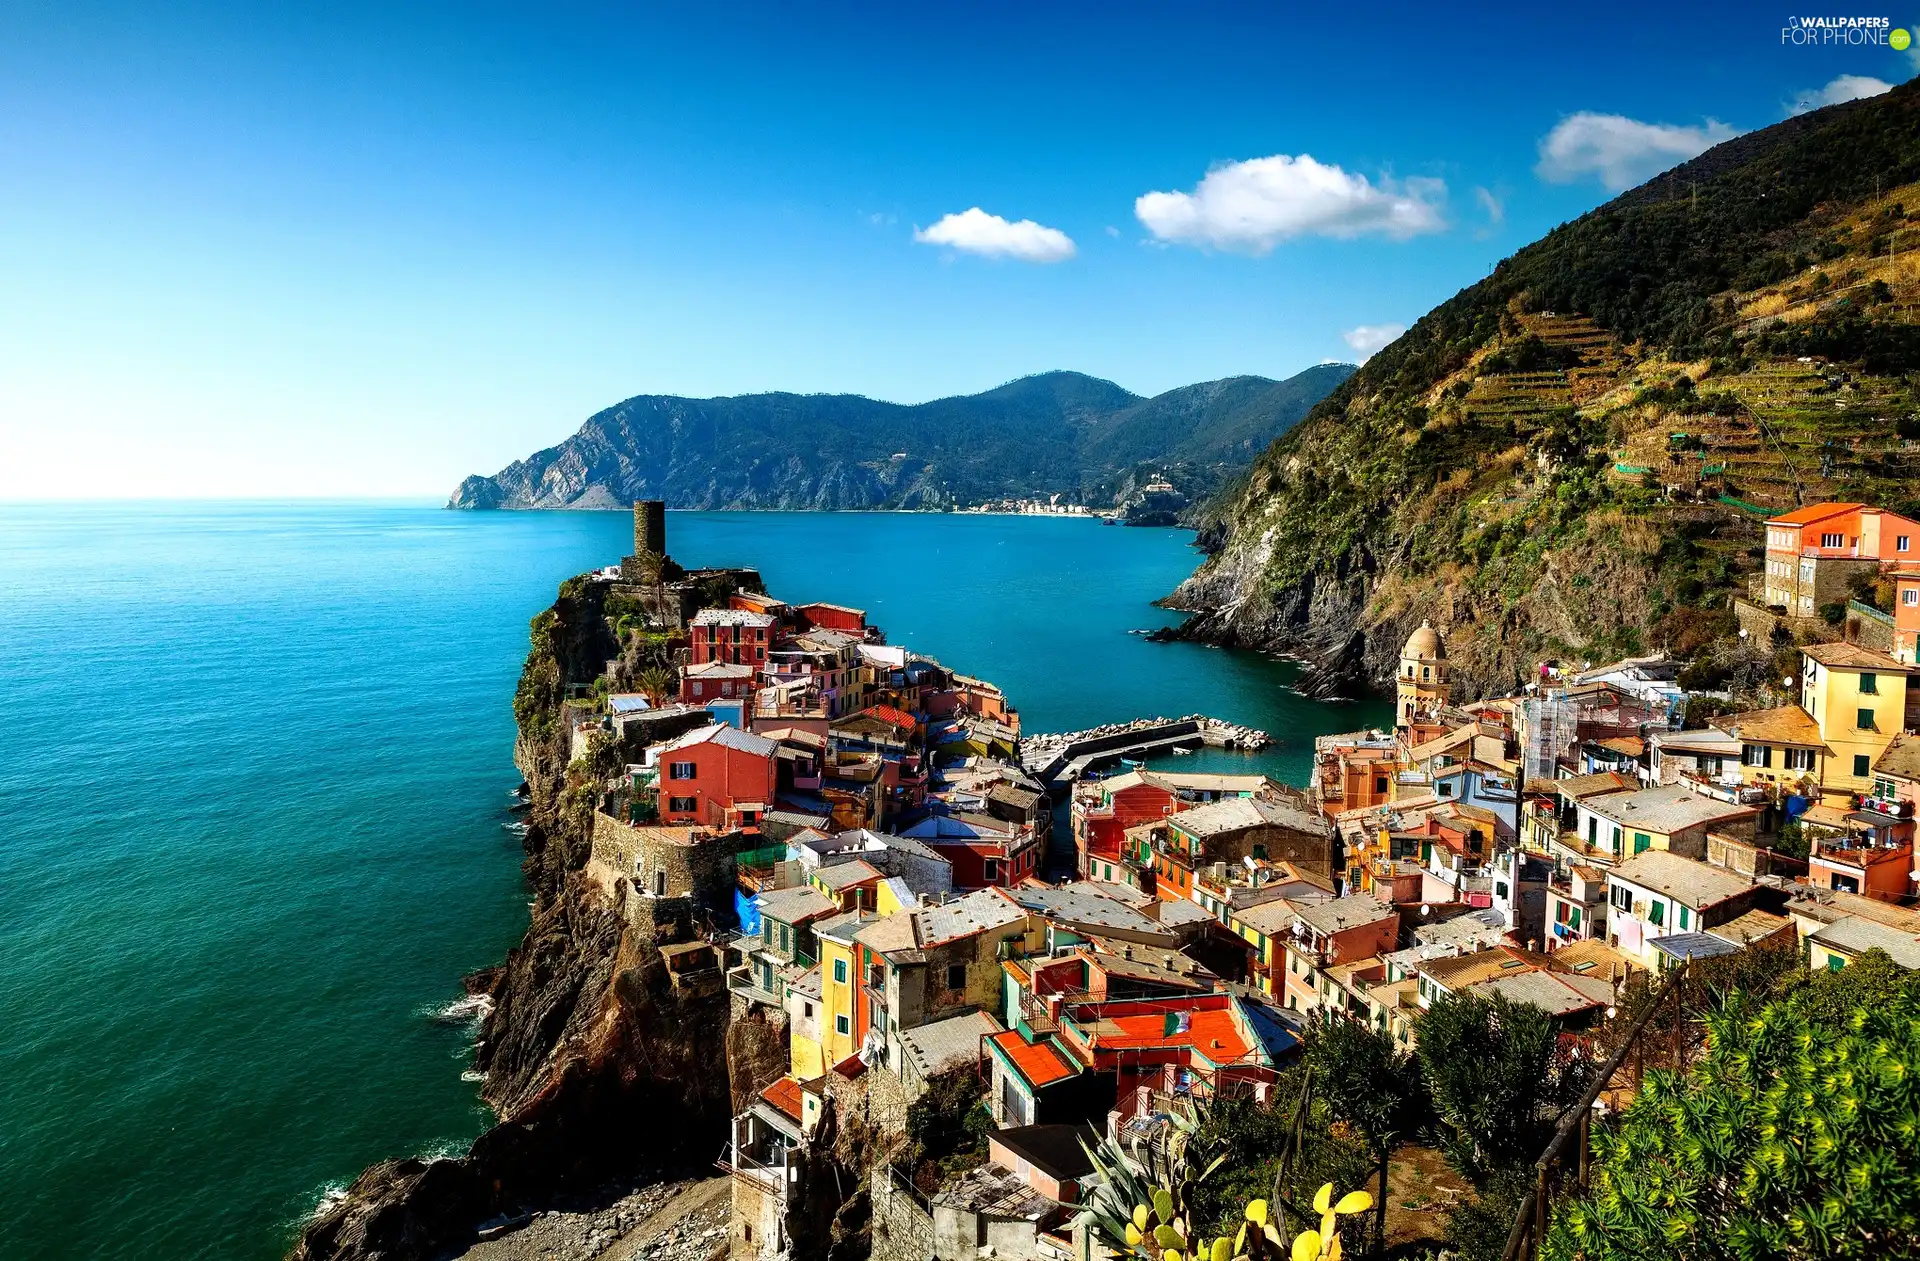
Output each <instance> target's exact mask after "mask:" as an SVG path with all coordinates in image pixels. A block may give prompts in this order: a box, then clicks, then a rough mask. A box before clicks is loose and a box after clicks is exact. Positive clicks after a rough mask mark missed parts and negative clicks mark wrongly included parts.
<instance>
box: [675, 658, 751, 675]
mask: <svg viewBox="0 0 1920 1261" xmlns="http://www.w3.org/2000/svg"><path fill="white" fill-rule="evenodd" d="M687 677H688V678H692V679H750V678H752V677H753V667H752V666H737V665H734V664H733V663H732V662H730V661H702V662H700V663H699V664H698V665H690V666H688V667H687Z"/></svg>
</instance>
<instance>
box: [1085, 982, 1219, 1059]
mask: <svg viewBox="0 0 1920 1261" xmlns="http://www.w3.org/2000/svg"><path fill="white" fill-rule="evenodd" d="M1210 998H1212V999H1213V1001H1210ZM1232 1002H1233V1000H1232V999H1227V1000H1226V1001H1225V1002H1219V1001H1218V1000H1217V996H1202V997H1200V998H1175V999H1153V1000H1149V1001H1147V1002H1145V1003H1141V1004H1139V1005H1138V1007H1137V1009H1136V1008H1135V1007H1134V1006H1133V1005H1132V1004H1129V1003H1127V1002H1126V1001H1124V1000H1122V1001H1119V1002H1111V1003H1102V1004H1097V1005H1090V1006H1083V1007H1076V1008H1073V1009H1070V1011H1069V1013H1068V1019H1071V1020H1072V1021H1073V1022H1074V1024H1075V1026H1076V1027H1077V1028H1079V1029H1080V1030H1081V1031H1082V1032H1083V1033H1085V1034H1086V1035H1088V1037H1089V1038H1090V1040H1091V1041H1092V1042H1093V1044H1094V1045H1095V1046H1097V1047H1104V1048H1107V1049H1111V1050H1122V1049H1126V1050H1134V1049H1143V1048H1146V1047H1178V1046H1184V1047H1190V1048H1192V1049H1193V1050H1195V1051H1197V1052H1199V1053H1200V1054H1201V1055H1203V1056H1205V1057H1206V1058H1207V1059H1209V1060H1212V1061H1213V1062H1214V1063H1215V1064H1224V1063H1227V1062H1230V1061H1233V1060H1238V1059H1242V1058H1244V1057H1245V1056H1246V1055H1247V1054H1248V1053H1249V1052H1251V1051H1252V1050H1253V1046H1252V1045H1251V1044H1250V1043H1249V1042H1248V1041H1247V1038H1246V1035H1245V1033H1244V1032H1242V1030H1241V1028H1240V1026H1239V1024H1238V1022H1236V1021H1235V1020H1234V1018H1233V1011H1232ZM1202 1003H1205V1004H1208V1005H1207V1006H1205V1007H1201V1006H1200V1004H1202ZM1183 1008H1184V1010H1183ZM1169 1015H1173V1016H1176V1017H1178V1016H1184V1017H1185V1024H1186V1028H1184V1029H1181V1028H1177V1027H1176V1028H1175V1029H1173V1030H1172V1031H1169V1030H1168V1028H1167V1023H1168V1016H1169ZM1087 1016H1092V1017H1093V1018H1092V1019H1091V1020H1089V1019H1086V1018H1085V1017H1087Z"/></svg>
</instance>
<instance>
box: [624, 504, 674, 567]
mask: <svg viewBox="0 0 1920 1261" xmlns="http://www.w3.org/2000/svg"><path fill="white" fill-rule="evenodd" d="M648 555H654V556H658V557H659V558H660V559H661V560H663V561H664V560H666V558H667V505H666V503H665V502H664V501H662V500H659V499H636V500H634V501H633V555H631V556H629V557H627V558H626V559H625V560H622V561H621V562H620V576H621V577H622V578H624V579H626V580H627V581H628V582H649V581H652V578H650V577H649V569H648V566H647V564H646V563H645V560H644V558H645V557H647V556H648Z"/></svg>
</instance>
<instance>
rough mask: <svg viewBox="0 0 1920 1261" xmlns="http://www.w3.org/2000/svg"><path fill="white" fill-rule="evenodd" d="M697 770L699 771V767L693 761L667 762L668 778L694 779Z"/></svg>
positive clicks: (696, 775)
mask: <svg viewBox="0 0 1920 1261" xmlns="http://www.w3.org/2000/svg"><path fill="white" fill-rule="evenodd" d="M699 772H700V767H699V766H698V764H696V763H693V762H669V763H667V778H668V779H694V778H697V777H698V775H699Z"/></svg>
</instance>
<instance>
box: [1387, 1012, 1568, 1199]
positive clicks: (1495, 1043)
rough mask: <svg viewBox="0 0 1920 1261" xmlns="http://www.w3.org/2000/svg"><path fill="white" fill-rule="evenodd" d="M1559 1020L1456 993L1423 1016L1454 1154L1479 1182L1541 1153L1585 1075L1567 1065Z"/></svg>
mask: <svg viewBox="0 0 1920 1261" xmlns="http://www.w3.org/2000/svg"><path fill="white" fill-rule="evenodd" d="M1558 1042H1559V1038H1558V1035H1557V1034H1556V1033H1555V1032H1554V1027H1553V1022H1552V1020H1551V1019H1549V1018H1548V1016H1547V1014H1546V1013H1545V1012H1543V1011H1541V1010H1540V1009H1539V1008H1538V1007H1532V1006H1528V1005H1527V1004H1525V1003H1513V1002H1509V1001H1508V1000H1507V998H1506V996H1505V995H1500V994H1496V995H1494V997H1493V999H1492V1000H1491V1001H1489V1000H1487V999H1483V998H1478V997H1473V996H1459V995H1449V996H1447V997H1444V998H1442V999H1441V1000H1440V1001H1439V1002H1437V1003H1435V1004H1434V1005H1433V1006H1432V1007H1431V1008H1429V1009H1428V1011H1427V1014H1426V1015H1425V1016H1423V1017H1421V1020H1420V1050H1419V1056H1418V1058H1419V1061H1420V1067H1421V1070H1422V1072H1423V1073H1424V1075H1425V1077H1426V1081H1427V1085H1428V1088H1429V1089H1430V1090H1431V1091H1432V1092H1433V1103H1434V1108H1435V1110H1436V1111H1438V1113H1439V1114H1440V1120H1441V1123H1442V1125H1441V1130H1442V1134H1443V1136H1444V1140H1445V1144H1446V1147H1447V1151H1448V1155H1449V1157H1450V1158H1451V1159H1452V1160H1453V1163H1454V1164H1455V1166H1456V1167H1458V1168H1459V1169H1460V1171H1461V1172H1462V1173H1464V1174H1466V1175H1467V1176H1468V1177H1471V1178H1473V1179H1474V1180H1475V1181H1476V1182H1479V1181H1484V1180H1485V1178H1486V1177H1487V1176H1488V1175H1489V1174H1491V1173H1492V1172H1493V1171H1495V1170H1497V1169H1503V1168H1512V1167H1514V1166H1516V1165H1521V1164H1525V1163H1526V1162H1528V1161H1531V1160H1533V1159H1534V1158H1535V1157H1537V1156H1539V1154H1540V1151H1541V1149H1542V1148H1543V1147H1545V1146H1546V1142H1547V1135H1548V1132H1549V1131H1550V1130H1551V1129H1552V1128H1553V1122H1554V1119H1555V1118H1554V1111H1555V1110H1556V1108H1557V1105H1559V1104H1562V1103H1564V1102H1566V1101H1568V1100H1570V1099H1571V1098H1572V1097H1573V1096H1574V1095H1575V1094H1576V1093H1577V1092H1578V1090H1579V1088H1580V1086H1581V1085H1582V1084H1583V1080H1584V1074H1583V1073H1581V1072H1579V1071H1578V1070H1577V1069H1575V1068H1574V1066H1572V1065H1570V1064H1567V1065H1563V1064H1561V1063H1560V1062H1559V1059H1558V1056H1557V1055H1556V1051H1557V1048H1558Z"/></svg>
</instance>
